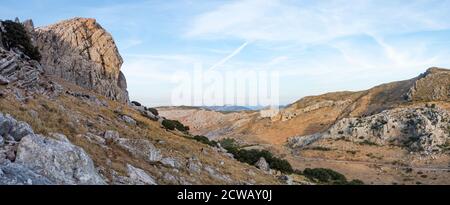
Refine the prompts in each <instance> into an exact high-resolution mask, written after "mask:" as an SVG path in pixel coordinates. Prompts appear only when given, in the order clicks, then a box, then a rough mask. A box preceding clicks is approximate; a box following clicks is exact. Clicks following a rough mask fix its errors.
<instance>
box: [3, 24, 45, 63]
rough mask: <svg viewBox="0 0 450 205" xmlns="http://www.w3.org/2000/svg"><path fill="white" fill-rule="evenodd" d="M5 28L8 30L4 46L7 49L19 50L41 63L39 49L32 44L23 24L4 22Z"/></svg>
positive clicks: (5, 34)
mask: <svg viewBox="0 0 450 205" xmlns="http://www.w3.org/2000/svg"><path fill="white" fill-rule="evenodd" d="M2 23H3V26H4V27H5V29H6V33H4V35H3V37H4V44H5V45H4V46H5V47H6V48H7V49H11V48H18V49H19V50H21V51H22V52H23V53H24V54H25V55H27V56H28V57H30V58H31V59H33V60H37V61H40V60H41V54H40V53H39V50H38V48H37V47H35V46H33V45H32V44H31V39H30V36H28V34H27V32H26V30H25V27H24V26H23V25H22V24H21V23H16V22H14V21H9V20H8V21H2Z"/></svg>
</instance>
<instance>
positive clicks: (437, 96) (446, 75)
mask: <svg viewBox="0 0 450 205" xmlns="http://www.w3.org/2000/svg"><path fill="white" fill-rule="evenodd" d="M407 98H408V99H409V100H414V101H450V70H448V69H443V68H430V69H428V70H427V71H426V72H425V73H424V74H422V75H421V76H419V78H418V79H417V80H416V82H415V83H414V86H413V87H412V88H411V89H410V90H409V92H408V94H407Z"/></svg>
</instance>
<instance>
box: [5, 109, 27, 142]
mask: <svg viewBox="0 0 450 205" xmlns="http://www.w3.org/2000/svg"><path fill="white" fill-rule="evenodd" d="M29 134H33V129H31V127H30V126H29V125H28V124H27V123H24V122H20V121H17V120H16V119H14V118H13V117H11V115H9V114H6V115H3V114H2V113H0V135H2V136H4V137H11V138H12V139H14V140H16V141H20V140H21V139H22V138H23V137H25V136H27V135H29Z"/></svg>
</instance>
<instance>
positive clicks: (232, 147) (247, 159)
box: [220, 139, 294, 174]
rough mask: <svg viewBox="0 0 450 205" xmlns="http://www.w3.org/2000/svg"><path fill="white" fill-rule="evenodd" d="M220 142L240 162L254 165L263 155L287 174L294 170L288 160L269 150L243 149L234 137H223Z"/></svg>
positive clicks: (271, 165) (273, 167)
mask: <svg viewBox="0 0 450 205" xmlns="http://www.w3.org/2000/svg"><path fill="white" fill-rule="evenodd" d="M220 144H221V145H222V147H223V148H224V149H226V150H227V151H228V152H229V153H231V154H233V156H234V158H235V159H236V160H238V161H240V162H244V163H247V164H250V165H254V164H255V163H256V162H258V160H259V159H260V158H261V157H264V159H265V160H266V161H267V163H268V164H269V167H270V168H271V169H274V170H278V171H281V172H283V173H287V174H291V173H293V172H294V170H293V169H292V166H291V164H290V163H289V162H288V161H287V160H284V159H281V158H278V157H275V156H273V154H272V153H271V152H269V151H267V150H256V149H252V150H245V149H241V148H239V147H238V146H237V145H236V142H235V141H234V140H233V139H223V140H221V141H220Z"/></svg>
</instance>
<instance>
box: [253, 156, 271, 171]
mask: <svg viewBox="0 0 450 205" xmlns="http://www.w3.org/2000/svg"><path fill="white" fill-rule="evenodd" d="M255 166H256V167H258V168H259V169H261V170H263V171H265V172H268V171H270V167H269V163H267V161H266V159H264V157H261V158H259V160H258V161H257V162H256V163H255Z"/></svg>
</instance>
